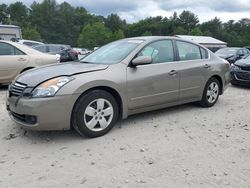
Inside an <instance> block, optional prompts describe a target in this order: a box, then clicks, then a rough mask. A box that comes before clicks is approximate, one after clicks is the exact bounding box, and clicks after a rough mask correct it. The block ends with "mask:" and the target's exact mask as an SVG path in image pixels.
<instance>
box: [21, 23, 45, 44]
mask: <svg viewBox="0 0 250 188" xmlns="http://www.w3.org/2000/svg"><path fill="white" fill-rule="evenodd" d="M22 35H23V38H24V39H28V40H36V41H41V36H40V34H39V33H38V32H37V30H36V28H34V27H32V26H26V27H23V28H22Z"/></svg>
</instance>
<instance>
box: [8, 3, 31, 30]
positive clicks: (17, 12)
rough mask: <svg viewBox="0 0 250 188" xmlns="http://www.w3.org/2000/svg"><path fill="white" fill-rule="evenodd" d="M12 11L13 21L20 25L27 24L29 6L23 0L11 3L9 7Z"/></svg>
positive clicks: (10, 11)
mask: <svg viewBox="0 0 250 188" xmlns="http://www.w3.org/2000/svg"><path fill="white" fill-rule="evenodd" d="M8 12H9V13H10V19H11V23H12V24H15V25H19V26H24V25H26V24H27V22H28V21H27V20H28V8H27V7H26V6H25V5H24V4H23V3H22V2H16V3H14V4H10V5H9V7H8Z"/></svg>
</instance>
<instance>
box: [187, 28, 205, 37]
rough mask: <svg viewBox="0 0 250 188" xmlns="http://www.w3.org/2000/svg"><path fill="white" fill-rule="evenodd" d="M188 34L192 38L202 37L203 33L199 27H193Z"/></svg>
mask: <svg viewBox="0 0 250 188" xmlns="http://www.w3.org/2000/svg"><path fill="white" fill-rule="evenodd" d="M189 34H190V35H194V36H202V35H203V32H202V31H201V30H200V28H199V27H195V28H194V29H192V31H191V32H190V33H189Z"/></svg>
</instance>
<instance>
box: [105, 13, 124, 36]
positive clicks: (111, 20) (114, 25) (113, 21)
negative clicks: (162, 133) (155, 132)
mask: <svg viewBox="0 0 250 188" xmlns="http://www.w3.org/2000/svg"><path fill="white" fill-rule="evenodd" d="M105 26H106V27H107V28H109V29H110V30H111V31H112V32H113V33H114V32H116V31H118V30H124V28H125V27H126V21H125V20H121V18H120V17H119V16H118V15H117V14H110V15H109V16H108V17H107V19H105Z"/></svg>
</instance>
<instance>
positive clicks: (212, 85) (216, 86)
mask: <svg viewBox="0 0 250 188" xmlns="http://www.w3.org/2000/svg"><path fill="white" fill-rule="evenodd" d="M219 95H220V82H219V81H218V80H217V79H216V78H214V77H212V78H210V79H209V80H208V81H207V83H206V86H205V88H204V91H203V96H202V100H201V101H200V105H201V106H203V107H212V106H213V105H214V104H215V103H216V102H217V100H218V98H219Z"/></svg>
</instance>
